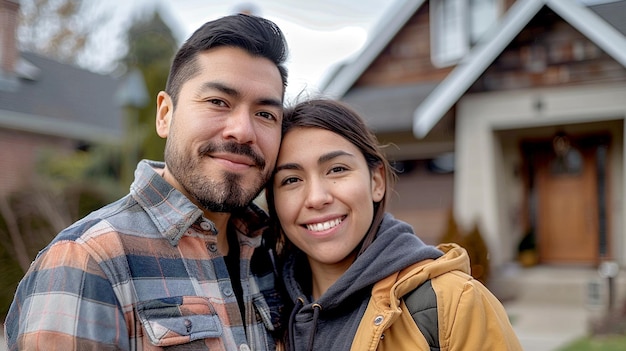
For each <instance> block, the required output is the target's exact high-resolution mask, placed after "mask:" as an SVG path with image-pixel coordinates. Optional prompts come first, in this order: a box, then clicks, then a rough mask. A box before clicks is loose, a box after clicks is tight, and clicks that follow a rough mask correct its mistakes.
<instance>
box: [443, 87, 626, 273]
mask: <svg viewBox="0 0 626 351" xmlns="http://www.w3.org/2000/svg"><path fill="white" fill-rule="evenodd" d="M625 96H626V84H624V83H611V84H596V85H585V86H578V87H554V88H540V89H527V90H516V91H504V92H490V93H480V94H468V95H466V96H465V97H463V98H462V99H461V100H460V101H459V103H458V104H457V122H456V123H457V139H456V145H455V149H456V165H455V182H454V187H455V194H454V213H455V216H456V217H457V220H458V222H459V225H461V226H464V227H466V228H468V227H471V226H472V225H473V224H474V223H478V225H479V226H480V228H481V231H482V233H483V234H484V236H485V239H486V241H487V243H488V245H489V248H490V252H491V259H492V262H493V263H494V265H499V264H502V263H504V262H507V261H510V260H512V259H513V258H514V254H515V247H514V245H515V244H516V240H515V239H516V237H517V236H519V235H520V233H519V230H518V232H511V225H510V224H507V223H506V221H507V218H509V215H508V212H509V211H510V208H511V206H515V201H514V200H511V199H514V197H511V195H506V194H507V191H508V192H510V191H511V189H509V188H508V186H509V183H510V182H511V180H510V178H511V170H510V165H509V164H510V162H512V161H511V160H510V158H509V157H510V154H511V150H510V147H508V151H507V147H503V146H502V144H501V143H500V141H499V140H498V138H497V135H496V133H495V132H494V131H497V130H514V129H520V128H530V127H549V126H553V125H566V124H574V123H586V122H599V121H608V120H623V119H625V118H626V99H624V97H625ZM612 133H613V134H614V143H613V145H614V147H613V149H611V150H610V152H611V156H610V157H611V163H612V165H613V168H612V169H611V170H610V174H609V181H610V183H611V192H612V193H613V194H614V197H613V198H612V199H611V202H612V204H613V206H612V208H611V213H610V214H609V216H610V218H611V220H612V222H611V223H610V224H609V227H610V228H609V230H610V232H611V234H610V235H611V237H612V238H613V244H614V248H615V256H616V259H618V260H619V262H621V263H622V264H624V263H625V261H626V260H625V259H626V258H625V257H624V253H625V252H626V247H625V246H624V245H625V240H624V236H625V233H624V224H623V218H626V211H625V209H624V206H623V204H622V201H623V200H622V199H624V198H626V197H625V195H626V194H625V190H624V174H625V172H624V167H625V166H624V162H623V155H624V145H623V130H622V131H612ZM617 143H621V144H617ZM507 174H508V175H507ZM503 175H504V176H503ZM507 178H508V180H507ZM516 186H517V185H516Z"/></svg>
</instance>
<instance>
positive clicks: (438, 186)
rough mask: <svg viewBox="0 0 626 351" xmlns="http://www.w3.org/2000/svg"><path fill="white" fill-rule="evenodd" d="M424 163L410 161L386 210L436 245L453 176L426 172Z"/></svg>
mask: <svg viewBox="0 0 626 351" xmlns="http://www.w3.org/2000/svg"><path fill="white" fill-rule="evenodd" d="M427 162H428V161H426V160H418V161H410V162H408V163H407V165H408V167H407V166H406V165H405V166H403V168H405V169H404V172H403V173H401V174H400V175H399V177H398V182H397V183H396V186H395V187H394V191H393V192H392V194H391V197H390V203H389V207H388V211H389V212H390V213H391V214H393V215H394V216H395V217H396V218H398V219H401V220H403V221H405V222H407V223H409V224H410V225H412V226H413V228H414V229H415V233H416V234H417V236H419V237H420V238H421V239H422V240H423V241H424V242H425V243H427V244H431V245H436V244H439V243H440V239H441V237H442V236H443V234H444V233H445V231H446V229H447V225H448V217H449V213H450V211H451V210H452V200H453V197H454V174H453V173H444V174H441V173H435V172H432V171H429V169H428V166H427Z"/></svg>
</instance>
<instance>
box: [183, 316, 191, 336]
mask: <svg viewBox="0 0 626 351" xmlns="http://www.w3.org/2000/svg"><path fill="white" fill-rule="evenodd" d="M183 324H185V329H187V333H189V332H190V331H191V327H192V324H193V323H191V321H190V320H189V319H185V321H184V322H183Z"/></svg>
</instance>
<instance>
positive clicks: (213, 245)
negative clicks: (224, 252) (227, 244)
mask: <svg viewBox="0 0 626 351" xmlns="http://www.w3.org/2000/svg"><path fill="white" fill-rule="evenodd" d="M209 251H211V252H215V251H217V245H215V244H209Z"/></svg>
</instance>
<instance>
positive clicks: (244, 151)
mask: <svg viewBox="0 0 626 351" xmlns="http://www.w3.org/2000/svg"><path fill="white" fill-rule="evenodd" d="M214 152H228V153H231V154H236V155H242V156H247V157H249V158H250V159H252V162H253V164H254V165H255V166H256V167H258V168H260V169H264V168H265V159H264V158H263V157H262V156H261V155H259V154H257V153H256V152H254V150H252V147H250V145H248V144H239V143H234V142H231V143H223V144H220V145H216V144H214V143H210V144H206V145H204V146H203V147H202V148H200V151H199V154H200V156H210V154H211V153H214Z"/></svg>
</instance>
